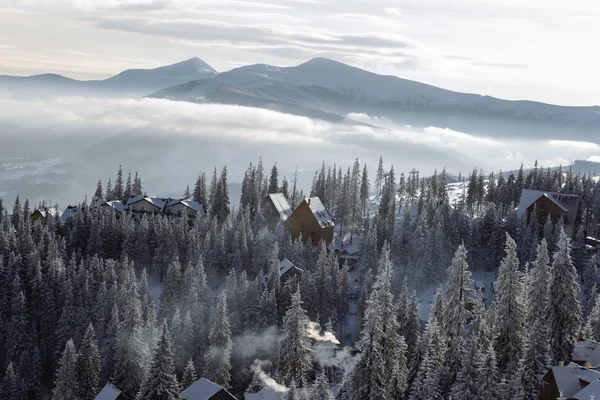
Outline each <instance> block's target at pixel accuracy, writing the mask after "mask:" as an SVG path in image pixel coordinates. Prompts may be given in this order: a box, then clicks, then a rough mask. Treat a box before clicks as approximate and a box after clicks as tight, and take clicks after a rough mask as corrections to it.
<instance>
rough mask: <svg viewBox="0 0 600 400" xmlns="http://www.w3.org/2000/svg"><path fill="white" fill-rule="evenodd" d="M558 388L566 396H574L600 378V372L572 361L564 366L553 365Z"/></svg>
mask: <svg viewBox="0 0 600 400" xmlns="http://www.w3.org/2000/svg"><path fill="white" fill-rule="evenodd" d="M552 374H553V375H554V380H555V381H556V386H557V387H558V390H559V391H560V392H562V394H563V396H564V397H565V398H572V397H573V395H574V394H575V393H578V392H579V391H580V390H581V389H583V388H584V387H585V386H587V385H588V384H590V383H592V382H594V381H596V380H598V379H599V378H600V372H598V371H595V370H593V369H588V368H584V367H581V366H579V365H577V364H574V363H570V364H569V365H567V366H564V367H556V366H554V367H552Z"/></svg>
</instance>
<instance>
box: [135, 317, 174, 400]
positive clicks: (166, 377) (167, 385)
mask: <svg viewBox="0 0 600 400" xmlns="http://www.w3.org/2000/svg"><path fill="white" fill-rule="evenodd" d="M138 398H139V399H152V400H178V399H179V384H178V383H177V376H176V375H175V362H174V361H173V352H172V350H171V341H170V340H169V332H168V329H167V323H166V322H164V323H163V327H162V333H161V336H160V339H159V341H158V345H157V347H156V350H155V352H154V357H153V360H152V364H151V366H150V370H149V371H148V376H147V377H146V380H145V382H144V385H143V386H142V388H141V391H140V393H139V394H138Z"/></svg>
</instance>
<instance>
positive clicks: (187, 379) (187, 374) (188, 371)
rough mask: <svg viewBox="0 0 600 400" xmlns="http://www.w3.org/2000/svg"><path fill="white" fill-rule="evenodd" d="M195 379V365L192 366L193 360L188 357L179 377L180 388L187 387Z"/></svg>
mask: <svg viewBox="0 0 600 400" xmlns="http://www.w3.org/2000/svg"><path fill="white" fill-rule="evenodd" d="M197 380H198V374H197V373H196V367H194V362H193V361H192V360H191V359H190V360H189V361H188V362H187V364H186V366H185V369H184V370H183V375H182V377H181V389H187V388H188V387H190V386H191V385H192V384H193V383H194V382H196V381H197Z"/></svg>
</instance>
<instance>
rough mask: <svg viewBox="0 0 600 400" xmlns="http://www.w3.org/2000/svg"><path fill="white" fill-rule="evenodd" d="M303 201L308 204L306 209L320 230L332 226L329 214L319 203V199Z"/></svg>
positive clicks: (312, 198)
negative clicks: (315, 220)
mask: <svg viewBox="0 0 600 400" xmlns="http://www.w3.org/2000/svg"><path fill="white" fill-rule="evenodd" d="M304 201H305V202H306V203H307V204H308V208H310V211H312V213H313V215H314V216H315V218H316V219H317V222H318V223H319V226H320V227H321V228H328V227H330V226H334V224H333V220H332V219H331V215H329V212H328V211H327V209H326V208H325V206H324V205H323V203H322V202H321V199H319V198H318V197H311V198H309V199H304Z"/></svg>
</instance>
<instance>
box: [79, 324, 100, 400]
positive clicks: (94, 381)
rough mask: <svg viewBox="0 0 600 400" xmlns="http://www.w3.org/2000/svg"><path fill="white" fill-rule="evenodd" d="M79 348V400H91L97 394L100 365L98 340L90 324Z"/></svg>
mask: <svg viewBox="0 0 600 400" xmlns="http://www.w3.org/2000/svg"><path fill="white" fill-rule="evenodd" d="M79 348H80V352H79V357H78V358H77V379H78V382H79V398H80V399H81V400H93V399H94V398H95V397H96V394H97V393H98V383H99V381H100V367H101V365H100V364H101V363H100V353H99V351H98V340H97V339H96V332H95V331H94V327H93V326H92V324H90V325H89V326H88V328H87V330H86V331H85V334H84V335H83V339H82V340H81V345H80V346H79Z"/></svg>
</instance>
